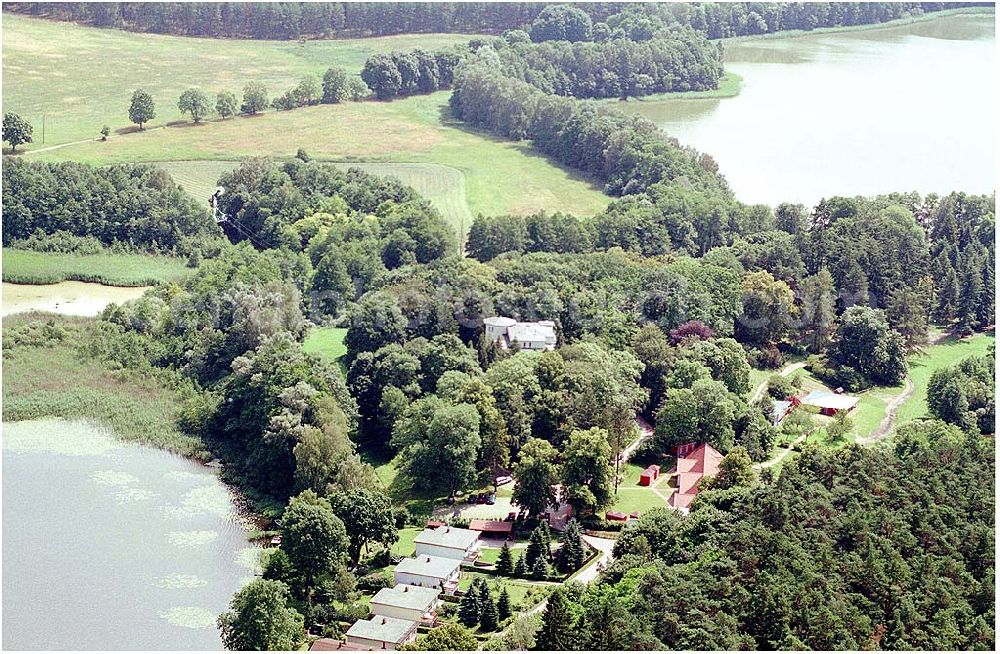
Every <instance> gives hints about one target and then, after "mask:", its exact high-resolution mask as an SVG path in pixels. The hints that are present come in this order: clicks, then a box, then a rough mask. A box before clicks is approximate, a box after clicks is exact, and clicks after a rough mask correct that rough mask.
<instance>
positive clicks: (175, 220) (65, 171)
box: [3, 157, 221, 254]
mask: <svg viewBox="0 0 1000 654" xmlns="http://www.w3.org/2000/svg"><path fill="white" fill-rule="evenodd" d="M3 207H4V210H3V243H4V245H9V244H11V243H12V242H14V241H17V240H21V239H27V238H29V237H31V236H33V235H34V234H36V233H37V232H42V233H44V234H53V233H56V232H68V233H70V234H73V235H75V236H79V237H93V238H95V239H97V240H98V241H100V242H101V243H103V244H104V245H115V244H122V245H126V246H128V247H130V248H134V249H137V250H144V251H148V252H159V253H168V254H190V253H191V252H192V251H193V250H194V249H200V248H205V249H212V248H218V247H220V245H221V244H220V243H219V240H220V239H219V232H218V229H217V228H216V226H215V224H214V222H213V221H212V219H211V217H210V216H209V214H208V211H207V210H206V209H205V207H203V206H199V203H198V202H196V201H195V200H194V199H193V198H192V197H191V196H190V195H188V194H187V193H185V192H184V191H183V190H182V189H181V188H180V187H178V186H177V184H176V183H174V181H173V180H172V179H171V177H170V175H168V174H167V173H166V172H165V171H163V170H162V169H160V168H157V167H155V166H152V165H148V164H115V165H112V166H105V167H95V166H88V165H84V164H78V163H70V162H66V163H43V162H37V161H25V160H23V159H20V158H18V157H4V162H3Z"/></svg>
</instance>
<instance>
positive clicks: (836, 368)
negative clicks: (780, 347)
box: [806, 354, 871, 393]
mask: <svg viewBox="0 0 1000 654" xmlns="http://www.w3.org/2000/svg"><path fill="white" fill-rule="evenodd" d="M806 370H808V371H809V372H811V373H812V374H813V375H814V376H815V377H816V378H817V379H819V380H820V381H821V382H823V383H824V384H826V385H827V386H829V387H830V388H843V389H844V390H846V391H849V392H851V393H858V392H861V391H863V390H865V389H866V388H868V387H869V386H871V384H870V383H869V382H868V380H867V379H865V376H864V375H862V374H861V373H860V372H858V371H857V370H855V369H854V368H850V367H848V366H841V365H838V364H837V363H835V362H833V361H831V360H830V359H828V358H826V357H824V356H821V355H818V354H814V355H813V356H811V357H809V359H808V360H807V361H806Z"/></svg>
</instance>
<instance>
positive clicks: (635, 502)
mask: <svg viewBox="0 0 1000 654" xmlns="http://www.w3.org/2000/svg"><path fill="white" fill-rule="evenodd" d="M670 465H673V464H669V465H664V466H662V468H663V472H664V473H666V472H667V470H668V469H669V467H670ZM643 470H645V466H640V465H638V464H636V463H627V464H625V467H624V468H623V469H622V474H623V477H624V478H623V480H622V483H621V485H620V486H619V487H618V499H617V501H616V502H615V503H614V504H613V505H612V506H610V507H608V510H609V511H621V512H622V513H632V512H633V511H638V512H639V513H640V514H641V513H644V512H646V511H649V510H650V509H655V508H662V507H665V506H667V501H666V500H665V499H663V496H661V495H659V494H658V493H657V492H656V491H654V490H653V489H652V488H649V487H648V486H640V485H639V475H641V474H642V471H643ZM659 488H660V489H661V492H662V493H663V494H664V495H669V493H670V491H669V488H670V486H669V484H668V482H667V480H664V481H661V482H660V484H659Z"/></svg>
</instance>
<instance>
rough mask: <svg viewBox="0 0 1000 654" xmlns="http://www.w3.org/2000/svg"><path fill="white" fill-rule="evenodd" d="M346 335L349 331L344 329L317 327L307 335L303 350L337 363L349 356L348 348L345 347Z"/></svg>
mask: <svg viewBox="0 0 1000 654" xmlns="http://www.w3.org/2000/svg"><path fill="white" fill-rule="evenodd" d="M346 335H347V329H345V328H343V327H317V328H315V329H313V330H312V331H310V332H309V334H307V335H306V338H305V340H304V341H303V342H302V349H303V350H305V351H306V352H307V353H310V354H319V355H320V356H323V357H325V358H327V359H330V360H331V361H336V360H338V359H339V358H340V357H342V356H344V355H345V354H347V346H346V345H344V337H345V336H346Z"/></svg>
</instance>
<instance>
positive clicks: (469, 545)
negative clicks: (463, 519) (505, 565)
mask: <svg viewBox="0 0 1000 654" xmlns="http://www.w3.org/2000/svg"><path fill="white" fill-rule="evenodd" d="M479 535H480V534H479V532H478V531H475V530H474V529H460V528H459V527H450V526H448V525H444V526H442V527H438V528H436V529H424V530H423V531H422V532H420V533H419V534H417V537H416V538H414V539H413V543H414V545H416V548H417V556H421V555H424V556H442V557H444V558H446V559H458V560H459V561H466V562H470V563H471V562H472V561H475V560H476V559H477V558H479Z"/></svg>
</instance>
